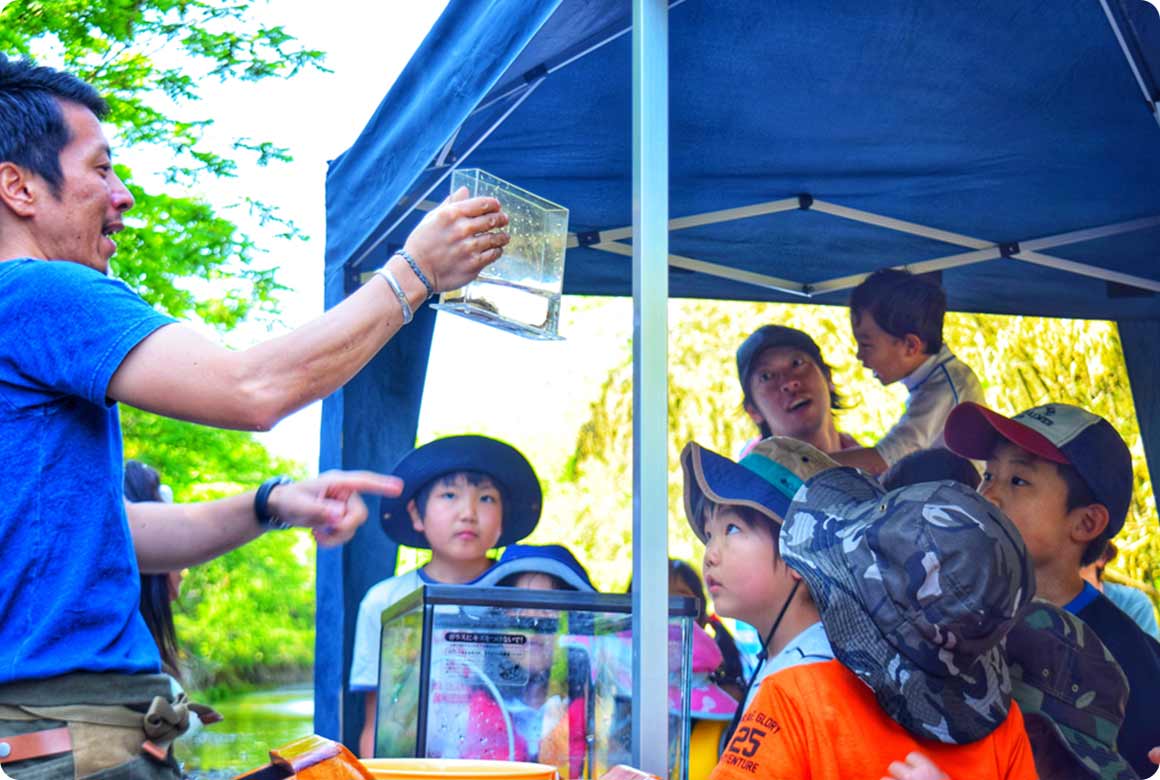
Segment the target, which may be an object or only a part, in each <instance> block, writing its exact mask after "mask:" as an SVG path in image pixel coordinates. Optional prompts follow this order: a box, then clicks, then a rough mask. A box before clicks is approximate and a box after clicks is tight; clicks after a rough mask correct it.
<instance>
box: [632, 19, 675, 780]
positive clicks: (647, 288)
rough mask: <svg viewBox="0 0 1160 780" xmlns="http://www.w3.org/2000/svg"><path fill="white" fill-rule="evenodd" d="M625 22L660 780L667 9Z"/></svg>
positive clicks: (636, 722) (640, 545)
mask: <svg viewBox="0 0 1160 780" xmlns="http://www.w3.org/2000/svg"><path fill="white" fill-rule="evenodd" d="M632 16H633V28H632V190H633V204H632V222H633V236H634V237H635V240H634V241H633V253H632V301H633V339H632V351H633V386H632V394H633V398H632V403H633V415H632V428H633V436H632V462H633V476H632V483H633V484H632V493H633V505H632V545H633V550H632V573H633V583H634V585H633V594H632V606H633V617H632V636H633V659H632V662H633V678H632V680H633V682H632V686H633V692H632V693H633V718H632V756H633V763H634V764H635V765H636V766H637V767H639V768H640V769H643V770H645V771H647V772H649V773H651V774H654V775H657V776H658V777H662V778H667V777H668V776H669V768H668V763H669V750H668V744H669V719H668V717H667V713H668V711H669V707H668V665H667V664H665V663H656V660H657V659H661V658H668V587H669V577H668V476H669V475H668V296H669V276H668V274H669V268H668V256H669V233H668V221H669V213H668V212H669V208H668V197H669V105H668V87H669V70H668V68H669V65H668V45H669V41H668V37H669V29H668V2H667V0H633V4H632ZM646 659H648V660H649V661H651V663H645V660H646Z"/></svg>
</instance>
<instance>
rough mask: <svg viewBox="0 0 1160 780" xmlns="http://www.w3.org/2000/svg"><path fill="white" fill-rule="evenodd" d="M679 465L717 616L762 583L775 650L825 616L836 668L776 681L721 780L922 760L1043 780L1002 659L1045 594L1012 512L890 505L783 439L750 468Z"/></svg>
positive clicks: (942, 493) (744, 727)
mask: <svg viewBox="0 0 1160 780" xmlns="http://www.w3.org/2000/svg"><path fill="white" fill-rule="evenodd" d="M681 461H682V465H683V466H684V469H685V506H686V511H687V513H688V516H689V522H690V524H691V525H692V527H693V530H694V531H695V532H696V533H697V535H698V536H699V537H700V538H701V539H702V541H704V542H705V544H706V552H705V558H706V572H705V573H706V581H708V582H710V592H712V593H713V595H714V598H715V599H717V609H718V611H719V612H721V613H722V614H726V615H728V614H729V612H728V611H727V609H730V608H735V607H736V606H737V604H742V602H744V600H745V596H744V591H743V590H740V589H733V588H731V587H730V583H731V582H735V581H736V579H735V578H736V577H737V576H738V575H745V576H756V577H761V578H769V579H770V580H771V590H770V593H771V594H773V593H774V592H776V593H777V597H776V598H773V599H771V598H770V595H768V594H767V595H766V596H765V598H766V601H765V609H766V613H767V617H768V619H767V620H766V621H764V623H765V625H766V626H768V627H769V633H768V637H769V639H768V640H767V646H772V647H776V646H778V645H781V646H785V645H787V644H789V643H790V642H792V641H793V637H792V636H783V635H782V633H783V631H785V629H784V627H786V626H794V625H802V624H803V623H806V624H809V617H810V616H811V615H812V614H817V615H819V616H820V617H821V622H822V624H823V626H824V628H825V633H826V635H827V637H828V639H829V642H830V645H831V646H832V649H833V653H834V655H835V656H836V658H833V659H830V660H816V661H813V662H809V661H803V662H800V663H797V664H794V665H789V666H785V667H783V668H781V669H779V670H776V671H774V672H773V673H772V674H770V675H769V676H767V677H765V678H764V679H763V680H762V682H761V686H760V688H759V689H758V691H757V694H756V696H755V697H754V699H753V701H752V703H751V704H750V706H749V707H748V708H747V709H746V711H745V714H744V715H743V716H742V717H741V720H740V722H739V724H738V728H737V729H736V731H735V733H734V734H733V736H732V738H731V739H730V740H729V742H728V746H727V747H726V749H725V752H724V754H723V755H722V758H721V761H720V763H719V764H718V765H717V768H716V769H715V770H714V771H713V773H712V775H711V780H757V779H760V780H766V779H769V780H798V779H799V778H813V779H814V780H859V778H865V779H866V780H878V779H879V778H881V777H882V776H883V775H885V774H887V773H889V772H891V764H892V762H894V761H896V760H897V759H899V758H900V757H903V756H907V755H908V754H910V753H913V752H921V753H923V754H925V755H926V756H929V757H930V759H931V760H932V761H933V762H934V763H935V764H937V765H938V766H939V767H941V768H942V769H944V770H945V771H947V772H949V773H950V774H951V775H952V776H954V777H959V778H970V779H971V780H988V779H989V778H1005V779H1007V780H1034V778H1036V773H1035V766H1034V764H1033V762H1032V757H1031V752H1030V747H1029V745H1028V741H1027V735H1026V733H1025V732H1024V729H1023V719H1022V716H1021V714H1020V712H1019V708H1018V706H1017V705H1016V704H1015V703H1014V702H1013V701H1012V700H1011V692H1010V684H1009V682H1008V678H1007V669H1006V664H1005V661H1004V659H1003V655H1002V652H1001V648H1000V647H999V642H1000V640H1001V639H1002V637H1003V636H1004V634H1005V633H1006V631H1007V630H1008V629H1009V628H1010V626H1011V625H1012V624H1013V622H1014V621H1015V619H1016V618H1017V616H1018V614H1019V611H1020V610H1021V609H1022V608H1023V606H1024V605H1025V604H1026V603H1027V600H1028V599H1030V597H1031V596H1032V594H1033V592H1034V580H1033V578H1032V574H1031V568H1030V565H1029V564H1028V562H1027V559H1026V552H1025V550H1024V548H1023V544H1022V541H1021V540H1020V538H1019V536H1018V533H1016V532H1015V530H1014V528H1013V527H1012V526H1011V524H1010V522H1009V521H1008V520H1007V519H1006V518H1005V517H1003V516H1002V514H1001V513H999V512H997V511H996V510H995V509H994V507H992V506H991V505H990V504H988V503H987V502H986V501H983V500H980V498H979V497H978V496H977V495H976V494H975V493H973V492H971V491H970V490H969V489H967V488H965V487H963V486H961V485H952V484H947V483H941V484H925V485H916V486H911V487H906V488H902V489H900V490H897V491H894V492H892V493H889V494H885V493H884V492H883V491H882V489H881V488H880V487H879V486H878V484H877V483H876V482H875V481H874V480H872V479H871V478H869V477H866V476H865V475H863V474H861V473H860V472H858V471H856V470H854V469H850V468H836V467H834V466H835V465H836V464H834V463H833V461H832V460H830V459H829V458H828V457H827V456H826V455H824V454H822V453H821V452H819V451H817V450H815V449H814V448H812V447H810V446H809V445H806V444H803V443H801V442H797V441H794V440H788V439H779V438H777V437H774V438H772V439H767V440H765V441H763V442H761V443H760V444H758V445H757V447H755V448H754V450H753V451H752V452H751V453H750V454H749V455H747V456H746V457H745V458H744V459H742V461H741V462H740V463H734V462H733V461H730V460H728V459H727V458H724V457H722V456H720V455H717V454H715V453H712V452H710V451H708V450H705V449H703V448H701V447H699V446H698V445H696V444H690V445H689V446H688V447H686V448H685V451H684V453H683V454H682V457H681ZM803 478H804V479H803ZM759 537H760V538H768V539H769V540H771V542H772V546H766V545H762V544H760V539H759ZM745 539H750V540H751V541H756V542H758V545H759V548H760V549H761V550H762V551H766V552H764V557H765V562H764V563H760V562H758V561H757V560H755V557H754V556H753V554H752V553H753V550H752V549H747V547H750V546H751V545H747V544H745V543H744V542H742V540H745ZM739 542H741V543H739ZM735 567H744V568H742V569H741V570H738V568H735ZM801 582H805V584H806V586H807V587H806V588H799V587H798V585H800V583H801ZM715 586H716V587H715ZM722 597H724V598H722ZM734 602H736V604H735V603H734Z"/></svg>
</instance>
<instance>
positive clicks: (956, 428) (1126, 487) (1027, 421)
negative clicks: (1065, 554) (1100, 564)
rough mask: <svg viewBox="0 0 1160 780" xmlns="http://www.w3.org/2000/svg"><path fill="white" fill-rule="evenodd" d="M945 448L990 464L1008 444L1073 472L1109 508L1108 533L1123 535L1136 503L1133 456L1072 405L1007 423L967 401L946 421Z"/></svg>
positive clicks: (1041, 409) (1098, 420)
mask: <svg viewBox="0 0 1160 780" xmlns="http://www.w3.org/2000/svg"><path fill="white" fill-rule="evenodd" d="M943 435H944V437H945V438H946V443H947V447H949V448H950V449H951V450H952V451H954V452H957V453H958V454H959V455H962V456H963V457H966V458H972V459H974V460H986V459H987V458H989V457H991V452H992V451H993V450H994V448H995V443H996V442H997V441H998V440H999V439H1006V440H1007V441H1009V442H1011V443H1012V444H1014V445H1016V446H1017V447H1022V448H1023V449H1025V450H1027V451H1028V452H1030V453H1031V454H1032V455H1037V456H1039V457H1040V458H1043V459H1044V460H1049V461H1051V462H1053V463H1063V464H1067V465H1070V466H1073V467H1074V468H1075V470H1076V471H1077V472H1078V473H1079V476H1080V479H1082V480H1083V481H1084V483H1085V484H1087V486H1088V488H1089V489H1090V490H1091V492H1092V495H1093V496H1094V497H1095V499H1096V501H1098V502H1099V503H1101V504H1103V505H1104V506H1106V507H1107V508H1108V527H1109V528H1110V529H1111V531H1112V535H1113V536H1114V535H1116V534H1117V533H1119V531H1120V529H1121V528H1123V527H1124V520H1125V518H1127V516H1128V507H1129V506H1131V503H1132V479H1133V478H1132V455H1131V453H1130V452H1128V445H1127V444H1125V443H1124V440H1123V438H1121V437H1120V434H1119V433H1117V432H1116V429H1115V428H1113V427H1112V424H1111V423H1109V422H1108V421H1107V420H1105V419H1104V418H1103V417H1100V416H1099V415H1095V414H1092V413H1091V412H1089V411H1087V410H1085V409H1081V408H1079V407H1078V406H1072V405H1071V404H1046V405H1044V406H1036V407H1034V408H1032V409H1028V410H1027V411H1025V412H1020V413H1019V414H1017V415H1015V416H1014V417H1004V416H1003V415H1001V414H999V413H998V412H995V411H992V410H990V409H988V408H987V407H985V406H980V405H979V404H976V403H971V402H970V401H967V402H965V403H961V404H959V405H958V406H956V407H955V408H954V410H953V411H952V412H951V413H950V416H949V417H947V423H946V430H945V431H944V434H943Z"/></svg>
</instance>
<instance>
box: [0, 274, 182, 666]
mask: <svg viewBox="0 0 1160 780" xmlns="http://www.w3.org/2000/svg"><path fill="white" fill-rule="evenodd" d="M172 321H173V320H171V319H170V318H168V317H165V316H162V315H160V314H158V313H157V312H155V311H153V310H152V309H151V308H150V307H149V306H148V305H147V304H146V303H145V302H144V301H142V300H141V299H140V298H139V297H138V296H137V295H135V294H134V293H133V292H132V291H131V290H130V289H129V288H128V287H126V286H125V285H124V284H123V283H121V282H119V281H116V280H113V279H109V278H107V277H105V276H104V275H102V274H100V273H98V272H97V271H94V270H93V269H91V268H87V267H85V266H81V265H78V264H76V263H70V262H58V261H52V262H50V261H44V260H9V261H6V262H0V485H2V486H3V488H2V492H3V496H4V501H3V503H2V505H0V539H3V540H4V555H3V563H2V565H0V684H3V683H9V682H15V681H18V680H29V679H38V678H44V677H52V676H56V675H60V674H67V673H70V672H79V671H87V672H120V673H136V672H157V671H158V670H159V669H160V659H159V657H158V653H157V647H156V646H155V645H154V643H153V638H152V637H151V636H150V634H149V630H148V629H147V628H146V626H145V622H144V620H143V619H142V618H141V615H140V612H139V611H138V602H139V599H140V580H139V578H138V572H137V561H136V557H135V554H134V551H133V542H132V539H131V537H130V535H129V525H128V522H127V520H126V518H125V507H124V504H123V501H122V495H123V490H122V479H123V473H122V460H121V459H122V454H121V426H120V422H119V418H118V415H117V408H116V405H115V404H113V403H111V402H110V401H109V400H108V399H107V398H106V390H107V388H108V384H109V381H110V380H111V379H112V377H113V374H114V373H115V372H116V371H117V368H118V367H119V366H120V365H121V361H122V360H124V358H125V356H126V355H127V354H128V353H129V351H130V350H132V349H133V347H135V346H136V345H137V344H139V343H140V342H141V340H142V339H144V338H145V337H146V336H148V335H149V334H150V333H152V332H153V331H155V330H156V329H157V328H159V327H161V326H163V325H167V324H169V323H171V322H172Z"/></svg>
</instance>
